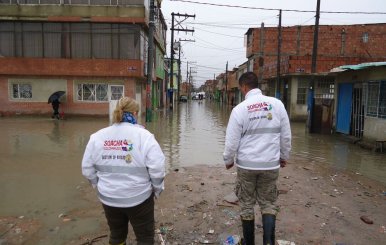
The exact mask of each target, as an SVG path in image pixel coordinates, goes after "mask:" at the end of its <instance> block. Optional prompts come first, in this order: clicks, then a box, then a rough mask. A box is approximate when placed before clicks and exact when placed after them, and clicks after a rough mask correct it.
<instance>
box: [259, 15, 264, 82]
mask: <svg viewBox="0 0 386 245" xmlns="http://www.w3.org/2000/svg"><path fill="white" fill-rule="evenodd" d="M259 49H260V50H259V75H258V78H259V83H260V84H261V83H262V81H263V72H264V22H262V23H261V28H260V47H259Z"/></svg>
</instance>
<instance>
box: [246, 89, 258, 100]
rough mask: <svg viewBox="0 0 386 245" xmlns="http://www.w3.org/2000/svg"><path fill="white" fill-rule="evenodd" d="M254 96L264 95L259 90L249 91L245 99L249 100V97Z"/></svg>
mask: <svg viewBox="0 0 386 245" xmlns="http://www.w3.org/2000/svg"><path fill="white" fill-rule="evenodd" d="M254 95H257V96H258V95H262V93H261V90H260V89H258V88H254V89H251V90H249V92H248V93H247V94H246V95H245V99H248V98H249V97H252V96H254Z"/></svg>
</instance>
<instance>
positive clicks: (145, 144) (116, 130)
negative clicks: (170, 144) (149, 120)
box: [82, 97, 165, 245]
mask: <svg viewBox="0 0 386 245" xmlns="http://www.w3.org/2000/svg"><path fill="white" fill-rule="evenodd" d="M138 109H139V106H138V104H137V103H136V101H135V100H133V99H131V98H128V97H124V98H121V99H120V100H119V101H118V103H117V107H116V109H115V111H114V118H113V121H114V124H113V125H112V126H110V127H107V128H104V129H101V130H99V131H98V132H96V133H94V134H92V135H91V137H90V140H89V142H88V144H87V147H86V150H85V152H84V156H83V161H82V173H83V175H84V176H85V177H86V178H87V179H88V180H89V181H90V183H91V184H92V185H93V186H94V188H96V190H97V194H98V197H99V200H100V201H101V202H102V206H103V209H104V211H105V216H106V219H107V222H108V225H109V227H110V240H109V243H110V244H112V245H116V244H126V239H127V234H128V223H129V222H130V223H131V225H132V227H133V230H134V233H135V236H136V239H137V242H138V244H154V227H155V226H154V196H155V197H158V196H159V195H160V193H161V192H162V191H163V189H164V177H165V157H164V154H163V153H162V150H161V148H160V146H159V144H158V143H157V141H156V140H155V138H154V136H153V135H152V134H151V133H150V132H149V131H147V130H146V129H144V128H143V127H142V126H139V125H138V124H137V121H136V118H135V116H136V115H137V113H138Z"/></svg>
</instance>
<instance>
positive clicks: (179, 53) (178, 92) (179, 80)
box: [177, 41, 181, 100]
mask: <svg viewBox="0 0 386 245" xmlns="http://www.w3.org/2000/svg"><path fill="white" fill-rule="evenodd" d="M177 79H178V82H177V83H178V84H177V100H179V99H180V85H181V41H179V42H178V78H177Z"/></svg>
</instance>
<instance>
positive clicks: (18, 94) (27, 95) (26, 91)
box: [12, 84, 32, 99]
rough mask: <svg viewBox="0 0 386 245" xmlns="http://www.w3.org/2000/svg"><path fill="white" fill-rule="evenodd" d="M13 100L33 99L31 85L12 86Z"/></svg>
mask: <svg viewBox="0 0 386 245" xmlns="http://www.w3.org/2000/svg"><path fill="white" fill-rule="evenodd" d="M12 98H14V99H31V98H32V86H31V84H12Z"/></svg>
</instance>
